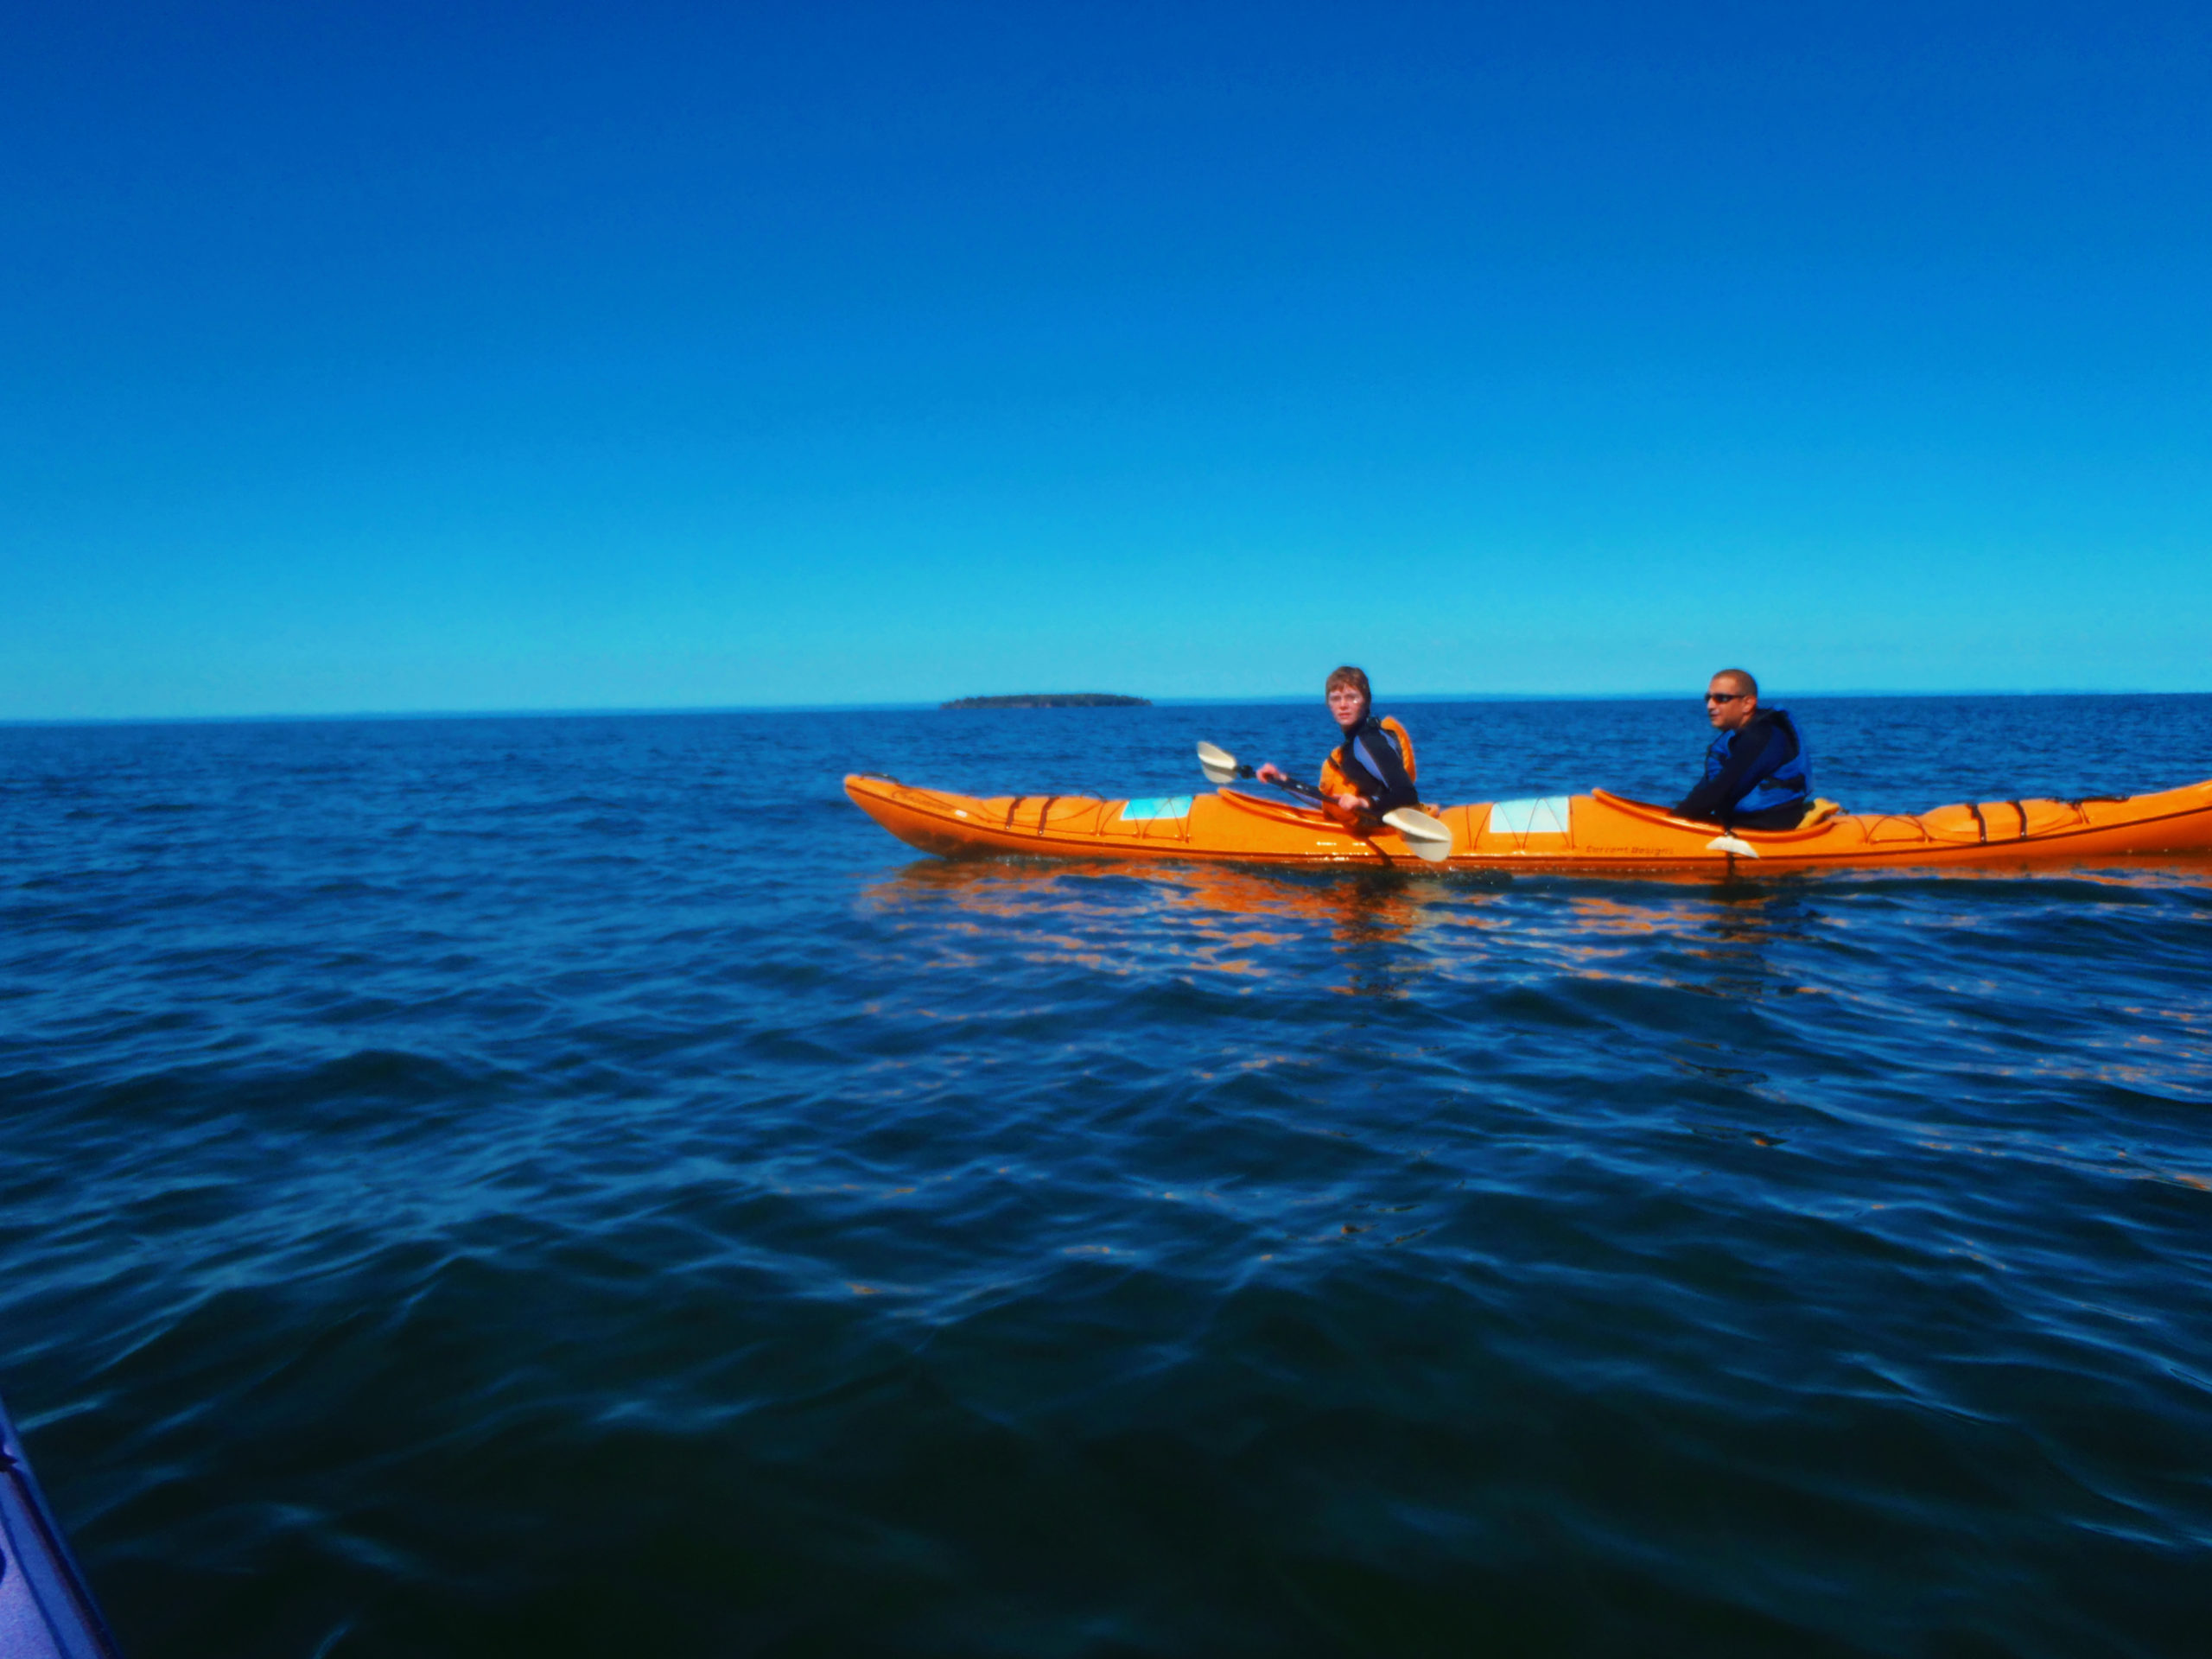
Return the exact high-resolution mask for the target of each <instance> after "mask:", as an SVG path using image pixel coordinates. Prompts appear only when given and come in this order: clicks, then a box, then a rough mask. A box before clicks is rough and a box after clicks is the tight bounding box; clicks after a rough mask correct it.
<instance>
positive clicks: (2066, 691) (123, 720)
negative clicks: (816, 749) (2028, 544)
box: [0, 687, 2212, 728]
mask: <svg viewBox="0 0 2212 1659" xmlns="http://www.w3.org/2000/svg"><path fill="white" fill-rule="evenodd" d="M976 695H984V694H976ZM988 695H1003V694H988ZM1012 695H1016V696H1081V695H1093V694H1084V693H1075V692H1031V693H1014V694H1012ZM1116 695H1124V696H1135V695H1137V694H1135V693H1133V692H1132V693H1119V694H1116ZM1789 696H1791V697H1792V698H1815V699H1827V698H1846V697H1850V698H1861V699H1866V700H1869V701H1875V702H1880V701H1885V700H1891V699H1897V698H1904V697H1947V698H1948V697H2201V696H2212V691H2149V690H2110V689H2108V688H2092V687H2078V688H2077V687H2060V688H2052V689H2047V690H1879V691H1864V690H1854V691H1838V690H1809V691H1795V692H1791V693H1789ZM1677 699H1680V700H1681V701H1683V702H1692V701H1694V696H1693V695H1692V694H1690V693H1687V692H1683V691H1681V690H1671V691H1417V692H1407V693H1404V694H1402V695H1400V696H1393V697H1390V698H1389V699H1387V701H1389V702H1396V703H1407V704H1412V703H1424V702H1427V703H1435V702H1474V703H1482V702H1498V703H1505V702H1673V701H1675V700H1677ZM1317 700H1318V699H1316V698H1315V697H1313V696H1312V695H1310V694H1307V693H1300V692H1291V693H1277V694H1273V695H1268V696H1235V697H1154V698H1147V700H1146V702H1144V703H1143V704H1142V705H1123V706H1125V707H1128V706H1142V707H1146V708H1153V709H1176V708H1249V707H1255V706H1260V705H1268V704H1282V705H1289V704H1298V703H1304V702H1315V701H1317ZM1039 712H1047V711H1043V710H1038V709H951V708H948V707H947V706H946V704H945V703H944V702H938V701H933V700H912V701H898V702H893V701H887V700H886V701H872V702H766V703H762V702H754V703H614V704H606V705H601V706H593V705H587V704H577V705H572V706H565V707H560V708H546V709H513V708H504V709H503V708H489V707H487V708H480V709H466V708H461V709H334V710H325V711H321V712H315V713H292V712H284V711H269V712H263V713H256V714H243V713H241V714H203V715H0V728H7V727H32V726H194V725H200V726H226V725H256V724H270V725H277V724H289V725H308V724H312V723H315V722H316V721H333V722H340V721H401V720H581V719H594V718H595V719H640V718H647V717H653V716H672V715H760V714H780V715H799V714H915V713H932V714H987V715H995V714H1035V713H1039ZM1085 712H1101V711H1099V710H1089V711H1085Z"/></svg>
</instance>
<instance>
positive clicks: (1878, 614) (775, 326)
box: [0, 0, 2212, 718]
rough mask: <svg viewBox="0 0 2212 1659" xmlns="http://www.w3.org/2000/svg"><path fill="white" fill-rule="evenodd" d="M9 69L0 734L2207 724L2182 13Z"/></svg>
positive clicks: (285, 53)
mask: <svg viewBox="0 0 2212 1659" xmlns="http://www.w3.org/2000/svg"><path fill="white" fill-rule="evenodd" d="M1783 13H1786V14H1787V16H1780V15H1777V14H1783ZM1531 14H1541V15H1540V16H1532V15H1531ZM9 42H10V44H9V48H8V50H7V51H6V52H5V53H4V54H0V207H4V209H5V211H4V213H0V588H4V597H3V598H0V717H10V718H46V717H71V716H80V715H82V716H127V715H213V714H255V713H317V712H348V711H369V710H430V709H547V708H603V707H632V708H634V707H654V706H702V705H730V704H737V705H754V704H764V703H776V702H792V703H823V702H842V701H855V702H881V701H900V700H931V699H937V698H942V697H949V696H959V695H963V694H969V693H982V692H1000V691H1020V690H1114V691H1130V692H1137V693H1141V694H1145V695H1150V696H1240V695H1255V696H1262V695H1281V694H1285V693H1291V692H1298V691H1302V690H1307V689H1311V688H1315V687H1318V684H1319V679H1320V677H1321V676H1322V675H1323V674H1324V673H1325V671H1326V670H1327V669H1328V668H1329V667H1331V666H1332V665H1333V664H1335V663H1337V662H1338V661H1341V660H1351V661H1357V662H1360V663H1363V664H1365V665H1366V666H1367V667H1368V668H1369V669H1370V671H1372V672H1373V673H1374V675H1375V676H1376V680H1377V683H1378V689H1382V690H1386V691H1387V692H1389V693H1394V694H1397V695H1409V694H1414V693H1430V694H1436V693H1449V692H1490V693H1497V692H1516V691H1522V692H1532V693H1561V692H1569V693H1571V692H1591V693H1608V692H1646V691H1662V690H1680V689H1683V688H1689V689H1694V688H1695V687H1696V686H1697V685H1700V684H1701V683H1702V681H1703V678H1704V677H1705V675H1706V674H1707V672H1708V671H1710V670H1711V669H1712V668H1713V667H1715V666H1717V665H1719V664H1720V663H1722V662H1724V661H1726V662H1736V661H1740V662H1744V663H1745V664H1749V665H1750V666H1751V667H1753V668H1754V669H1755V670H1756V671H1758V673H1759V674H1760V676H1761V677H1762V679H1763V680H1764V682H1766V683H1767V684H1768V685H1769V686H1770V687H1772V688H1775V689H1776V690H1777V693H1786V692H1789V691H1793V690H1795V691H1818V690H1914V689H1919V690H1978V689H2005V690H2036V689H2111V690H2127V689H2142V690H2212V658H2208V653H2207V651H2206V648H2205V647H2206V642H2207V640H2208V639H2209V638H2212V556H2208V555H2212V466H2209V465H2208V447H2207V439H2208V435H2212V280H2209V279H2212V207H2208V204H2212V24H2208V22H2207V21H2206V15H2205V13H2204V12H2203V10H2202V9H2201V8H2196V9H2186V8H2181V7H2174V8H2170V9H2162V8H2148V7H2137V8H2131V7H2127V6H2124V5H2123V6H2107V7H2089V6H2081V7H2072V8H2066V9H2063V10H2061V9H2044V8H2037V7H2035V6H2032V5H2022V4H2014V5H2009V6H2001V7H2000V6H1988V7H1948V6H1941V5H1933V6H1930V5H1919V6H1914V7H1910V8H1904V7H1900V8H1885V7H1879V6H1872V5H1863V4H1862V5H1853V6H1820V5H1811V6H1802V7H1787V8H1782V7H1775V6H1771V5H1743V6H1712V7H1696V6H1685V7H1679V8H1675V7H1656V6H1649V5H1638V6H1622V7H1611V6H1594V5H1593V6H1573V5H1566V6H1560V7H1528V6H1514V7H1497V8H1489V7H1480V6H1465V7H1461V6H1452V7H1424V6H1420V5H1400V6H1389V7H1376V6H1373V5H1371V4H1368V5H1344V6H1333V5H1331V6H1298V5H1293V4H1276V5H1269V6H1231V5H1207V4H1203V3H1194V0H1185V3H1182V4H1173V5H1169V4H1162V5H1150V4H1141V3H1119V4H1100V5H1082V4H1055V5H1050V6H1037V5H1007V6H969V5H957V4H938V5H928V4H917V3H911V0H910V3H904V4H894V5H884V6H859V5H838V4H834V3H822V0H817V3H812V4H793V5H788V6H785V5H756V6H732V7H715V8H709V7H661V6H655V5H652V4H639V3H629V4H625V5H623V6H621V7H619V8H617V7H612V6H610V7H607V8H605V9H603V10H586V9H581V8H576V7H569V8H565V9H562V10H560V11H559V13H558V15H557V16H547V15H546V13H545V9H543V8H525V7H520V6H517V7H513V8H511V9H495V8H487V7H470V6H467V5H454V4H450V3H448V4H441V5H436V6H430V5H419V6H417V5H410V4H404V3H391V0H385V3H378V4H376V5H373V6H370V5H362V6H344V5H339V6H331V7H326V8H299V7H280V6H275V5H270V6H264V7H250V6H220V5H206V6H197V7H191V8H172V7H161V8H155V7H129V6H105V5H99V4H92V5H87V6H81V7H80V6H72V7H48V8H39V9H33V8H29V7H24V8H18V9H17V10H16V14H15V16H13V17H12V18H11V22H10V29H9Z"/></svg>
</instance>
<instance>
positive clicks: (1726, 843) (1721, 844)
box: [1705, 836, 1759, 858]
mask: <svg viewBox="0 0 2212 1659" xmlns="http://www.w3.org/2000/svg"><path fill="white" fill-rule="evenodd" d="M1705 850H1706V851H1707V852H1708V853H1733V854H1735V855H1736V856H1737V857H1738V858H1757V857H1758V855H1759V849H1758V848H1756V847H1754V846H1752V845H1751V842H1748V841H1739V840H1738V839H1737V838H1736V837H1735V836H1714V837H1713V839H1712V840H1711V841H1708V842H1706V843H1705Z"/></svg>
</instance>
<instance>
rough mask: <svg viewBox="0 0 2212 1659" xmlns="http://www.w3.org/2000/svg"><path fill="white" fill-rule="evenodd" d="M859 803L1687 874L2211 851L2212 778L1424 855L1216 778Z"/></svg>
mask: <svg viewBox="0 0 2212 1659" xmlns="http://www.w3.org/2000/svg"><path fill="white" fill-rule="evenodd" d="M845 792H846V793H847V794H848V795H849V796H851V797H852V798H853V803H854V804H855V805H856V806H858V807H859V808H860V809H861V811H863V812H865V813H867V814H868V817H872V818H874V820H875V821H876V822H877V823H880V824H881V825H882V826H883V827H884V828H885V829H888V830H889V831H890V832H891V833H892V834H893V835H894V836H898V837H899V840H901V841H903V842H907V843H908V844H909V845H911V846H914V847H918V848H920V849H923V850H924V851H925V852H930V853H936V854H938V855H942V856H944V857H947V858H963V857H965V858H974V857H988V856H992V855H998V856H1005V855H1014V856H1023V857H1030V858H1080V859H1101V858H1110V859H1130V858H1141V859H1176V860H1183V861H1220V862H1224V863H1243V864H1274V865H1288V866H1295V867H1302V868H1319V869H1328V868H1383V867H1391V866H1395V867H1399V868H1405V869H1408V870H1411V869H1416V868H1422V869H1432V870H1480V869H1522V870H1570V871H1583V872H1589V873H1604V872H1609V871H1618V872H1624V873H1626V872H1636V871H1647V870H1657V871H1666V870H1677V871H1680V870H1688V871H1700V870H1702V871H1713V872H1725V871H1727V870H1730V869H1735V870H1737V871H1738V872H1741V871H1744V870H1747V869H1750V868H1774V869H1805V868H1815V867H1820V866H1830V865H1833V866H1836V867H1839V868H1844V867H1861V868H1864V867H1881V866H1888V865H1908V864H1913V865H1918V864H1942V865H1965V864H2018V863H2019V862H2020V861H2023V860H2057V861H2069V862H2075V861H2082V860H2094V859H2103V858H2112V857H2124V856H2132V855H2143V854H2161V853H2206V852H2212V779H2208V780H2207V781H2206V782H2203V783H2201V784H2192V785H2189V786H2188V787H2187V788H2185V789H2172V790H2167V791H2164V793H2162V794H2157V795H2135V796H2130V797H2128V798H2125V799H2114V798H2100V799H2090V800H2079V801H2055V800H2017V801H1978V802H1961V803H1960V804H1956V805H1954V806H1939V807H1937V808H1936V809H1935V810H1933V811H1931V812H1922V813H1917V814H1905V813H1888V812H1866V813H1860V812H1846V813H1839V814H1837V815H1836V816H1834V817H1830V818H1828V819H1827V820H1825V821H1824V822H1821V823H1815V824H1812V825H1810V826H1808V827H1805V828H1802V829H1782V830H1756V829H1743V830H1738V831H1736V832H1735V833H1734V834H1733V835H1730V836H1724V835H1722V834H1721V833H1720V832H1719V827H1718V826H1717V825H1714V824H1710V823H1693V822H1692V821H1691V820H1689V819H1688V818H1680V817H1675V815H1674V813H1672V812H1671V811H1669V810H1668V809H1667V808H1665V807H1663V806H1655V805H1652V804H1650V803H1649V802H1645V801H1632V800H1629V799H1627V798H1625V797H1623V796H1619V795H1615V794H1612V793H1611V792H1610V791H1606V790H1602V789H1594V790H1592V791H1590V792H1589V793H1588V794H1586V795H1551V796H1543V797H1539V798H1535V799H1530V800H1520V801H1486V802H1481V803H1478V804H1473V805H1468V806H1446V807H1439V808H1433V809H1431V810H1432V811H1433V814H1434V816H1435V817H1437V818H1439V819H1440V820H1441V821H1442V822H1443V823H1444V824H1445V826H1446V828H1447V829H1450V830H1451V832H1452V846H1451V852H1450V854H1449V855H1448V856H1447V857H1445V858H1444V859H1442V860H1441V861H1437V862H1430V863H1422V862H1421V861H1420V860H1418V859H1416V858H1415V857H1414V853H1413V850H1412V849H1410V848H1409V847H1408V844H1407V842H1406V841H1405V839H1404V837H1403V836H1401V835H1400V834H1399V833H1398V832H1397V831H1396V830H1395V829H1387V828H1383V827H1380V826H1378V827H1376V829H1374V830H1373V832H1372V833H1364V832H1362V831H1359V830H1354V829H1347V828H1345V827H1344V825H1343V824H1341V823H1338V821H1337V820H1336V819H1335V818H1333V817H1330V816H1329V815H1328V814H1326V813H1325V812H1322V811H1319V810H1316V809H1314V808H1312V807H1308V806H1304V805H1300V804H1296V803H1294V802H1291V801H1287V800H1277V799H1274V798H1270V797H1268V796H1264V795H1258V794H1254V793H1251V792H1249V791H1244V790H1240V789H1235V788H1223V789H1219V790H1215V791H1211V792H1206V793H1198V794H1192V795H1166V796H1155V797H1152V798H1145V799H1134V800H1125V801H1109V800H1100V799H1096V798H1092V797H1090V796H1080V795H995V796H992V797H990V798H988V799H985V798H978V797H976V796H972V795H954V794H949V793H947V792H946V791H943V790H935V789H921V788H918V787H916V786H914V785H910V784H902V783H900V782H899V780H898V779H895V778H885V777H880V776H878V775H876V774H874V773H872V772H859V773H855V774H854V775H853V776H851V777H849V778H847V779H845Z"/></svg>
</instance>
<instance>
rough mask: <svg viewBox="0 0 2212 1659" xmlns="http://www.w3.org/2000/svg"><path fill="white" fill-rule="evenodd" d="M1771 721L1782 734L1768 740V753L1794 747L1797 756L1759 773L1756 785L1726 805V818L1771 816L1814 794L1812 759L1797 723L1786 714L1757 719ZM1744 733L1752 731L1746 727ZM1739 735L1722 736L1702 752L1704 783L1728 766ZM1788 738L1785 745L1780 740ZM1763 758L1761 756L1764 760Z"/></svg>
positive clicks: (1772, 711)
mask: <svg viewBox="0 0 2212 1659" xmlns="http://www.w3.org/2000/svg"><path fill="white" fill-rule="evenodd" d="M1758 718H1759V719H1760V720H1770V721H1773V722H1774V723H1775V724H1776V725H1777V726H1779V727H1780V728H1782V730H1781V731H1780V732H1778V733H1777V734H1776V735H1775V737H1774V738H1772V739H1770V740H1769V742H1768V747H1767V753H1768V754H1772V753H1774V752H1775V750H1776V749H1777V748H1782V747H1792V746H1794V747H1795V750H1796V753H1793V754H1791V755H1790V757H1789V759H1788V760H1784V761H1783V762H1782V763H1781V764H1780V765H1778V766H1770V767H1769V768H1768V769H1767V770H1766V771H1764V772H1761V773H1760V774H1759V777H1758V781H1757V782H1755V783H1753V784H1752V785H1751V788H1750V789H1749V790H1747V791H1745V792H1744V793H1743V794H1742V795H1741V796H1739V797H1738V798H1736V799H1735V800H1733V801H1731V802H1730V803H1729V804H1728V806H1727V809H1726V816H1727V817H1732V818H1734V817H1748V816H1749V815H1750V814H1751V813H1754V812H1770V811H1772V810H1774V809H1775V808H1776V807H1777V806H1788V805H1789V804H1792V803H1793V802H1802V801H1803V800H1805V799H1806V798H1808V797H1809V796H1810V795H1811V794H1812V792H1813V757H1812V756H1811V755H1809V754H1808V753H1806V752H1805V739H1804V737H1803V735H1802V734H1800V733H1799V731H1798V730H1797V722H1796V721H1794V720H1792V719H1790V718H1789V713H1788V711H1787V710H1784V709H1765V710H1763V711H1762V712H1761V713H1760V715H1758ZM1744 729H1745V731H1749V730H1750V729H1751V728H1749V727H1745V728H1744ZM1738 735H1740V734H1738V733H1736V732H1723V733H1721V734H1720V735H1719V736H1718V737H1716V738H1714V739H1713V747H1711V748H1709V749H1707V751H1706V752H1705V775H1706V778H1707V781H1710V780H1712V779H1715V778H1718V777H1719V775H1720V773H1721V772H1722V770H1723V769H1724V768H1725V767H1726V766H1727V764H1728V751H1729V749H1730V748H1731V747H1732V746H1733V745H1734V743H1735V741H1736V739H1737V737H1738ZM1783 738H1787V739H1788V740H1789V741H1788V743H1787V744H1784V743H1783V741H1781V740H1783ZM1764 758H1765V757H1764V756H1762V757H1761V759H1762V760H1764Z"/></svg>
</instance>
